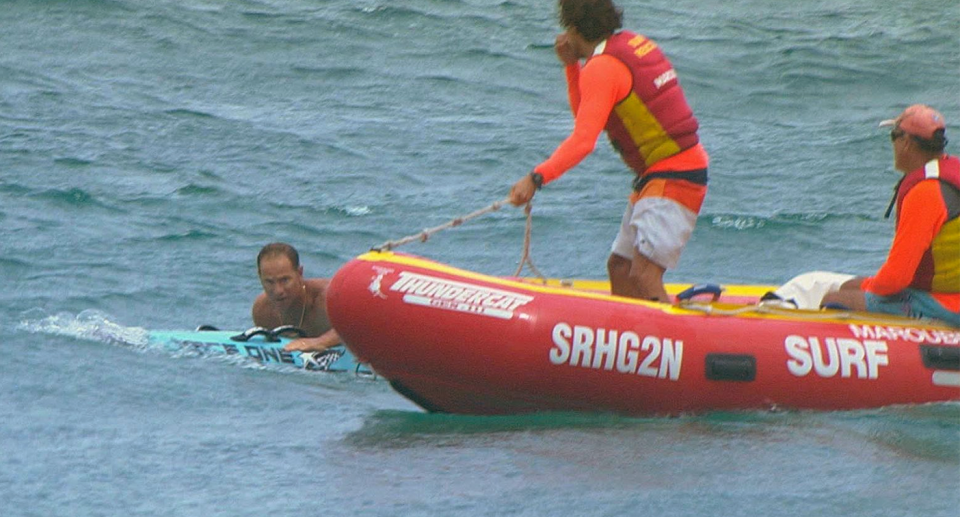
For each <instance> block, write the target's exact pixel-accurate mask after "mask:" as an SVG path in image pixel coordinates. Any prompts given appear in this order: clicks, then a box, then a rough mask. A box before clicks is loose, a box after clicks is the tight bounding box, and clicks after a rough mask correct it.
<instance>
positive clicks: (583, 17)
mask: <svg viewBox="0 0 960 517" xmlns="http://www.w3.org/2000/svg"><path fill="white" fill-rule="evenodd" d="M557 6H558V7H559V8H560V25H561V26H562V27H564V28H567V29H569V28H571V27H573V28H575V29H577V32H579V33H580V35H581V36H583V38H584V39H586V40H587V41H590V42H594V41H600V40H604V39H606V38H608V37H610V36H611V35H613V33H614V32H616V31H617V29H619V28H620V27H623V9H620V8H619V7H617V6H616V5H614V3H613V1H612V0H558V2H557Z"/></svg>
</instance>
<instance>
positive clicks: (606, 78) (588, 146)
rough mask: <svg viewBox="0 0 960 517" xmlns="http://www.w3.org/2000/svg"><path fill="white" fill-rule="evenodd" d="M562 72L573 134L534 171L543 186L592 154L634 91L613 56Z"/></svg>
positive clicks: (600, 58) (598, 58) (569, 66)
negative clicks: (612, 117) (612, 115)
mask: <svg viewBox="0 0 960 517" xmlns="http://www.w3.org/2000/svg"><path fill="white" fill-rule="evenodd" d="M565 71H566V76H567V97H568V98H569V100H570V109H571V110H572V111H573V115H574V124H573V132H572V133H570V136H568V137H567V138H566V140H564V141H563V142H561V143H560V145H559V146H558V147H557V148H556V150H554V151H553V154H552V155H551V156H550V158H548V159H547V160H546V161H544V162H543V163H541V164H540V165H537V166H536V167H534V169H533V170H534V171H535V172H538V173H540V174H541V175H542V176H543V183H544V184H547V183H550V182H551V181H553V180H555V179H557V178H559V177H560V176H561V175H562V174H563V173H565V172H567V171H568V170H570V169H572V168H573V167H574V166H576V165H577V164H578V163H580V162H581V161H582V160H583V159H584V158H586V157H587V156H588V155H589V154H590V153H591V152H593V149H594V148H595V147H596V145H597V139H598V138H599V137H600V133H602V132H603V128H604V127H605V126H606V125H607V120H608V119H609V118H610V113H611V112H612V111H613V108H614V106H616V104H617V102H620V101H621V100H623V99H625V98H626V97H627V95H629V94H630V89H631V88H632V87H633V77H632V76H631V74H630V70H629V69H628V68H627V65H625V64H623V63H622V62H620V61H619V60H618V59H617V58H615V57H612V56H606V55H599V56H595V57H593V58H592V59H590V60H589V61H588V62H587V64H586V65H584V66H583V67H582V68H581V66H580V63H574V64H572V65H568V66H567V67H566V69H565Z"/></svg>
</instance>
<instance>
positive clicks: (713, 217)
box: [697, 213, 880, 231]
mask: <svg viewBox="0 0 960 517" xmlns="http://www.w3.org/2000/svg"><path fill="white" fill-rule="evenodd" d="M879 219H880V218H879V217H866V216H863V215H860V214H827V213H780V214H775V215H771V216H759V215H744V214H701V215H700V216H699V217H698V218H697V221H698V224H700V225H705V226H710V227H712V228H718V229H721V230H735V231H747V230H759V229H762V228H768V229H782V228H800V227H818V226H824V225H826V224H828V223H832V222H835V221H845V222H846V221H853V222H861V221H877V220H879Z"/></svg>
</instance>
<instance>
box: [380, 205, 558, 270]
mask: <svg viewBox="0 0 960 517" xmlns="http://www.w3.org/2000/svg"><path fill="white" fill-rule="evenodd" d="M509 202H510V199H509V198H507V199H502V200H500V201H497V202H495V203H493V204H491V205H490V206H488V207H485V208H481V209H480V210H476V211H474V212H470V213H469V214H467V215H462V216H460V217H456V218H454V219H452V220H450V221H447V222H446V223H443V224H441V225H439V226H434V227H433V228H426V229H424V230H422V231H421V232H420V233H415V234H413V235H408V236H406V237H403V238H401V239H397V240H393V241H386V242H384V243H383V244H380V245H379V246H374V247H372V248H370V249H371V251H390V250H393V249H395V248H397V247H399V246H403V245H404V244H409V243H411V242H413V241H420V242H427V240H428V239H429V238H430V237H432V236H433V234H435V233H438V232H440V231H443V230H446V229H447V228H453V227H454V226H460V225H461V224H463V223H465V222H467V221H469V220H471V219H475V218H477V217H480V216H481V215H484V214H489V213H490V212H496V211H497V210H500V208H501V207H503V205H504V204H506V203H509ZM523 211H524V213H525V214H526V216H527V223H526V228H525V229H524V234H523V253H522V254H521V255H520V266H519V267H518V268H517V271H516V272H515V273H514V274H513V276H520V272H521V271H523V266H524V264H526V265H528V266H529V267H530V270H531V271H533V273H534V274H536V275H537V277H538V278H539V279H540V280H541V281H543V283H544V284H545V283H546V282H547V279H546V278H545V277H544V276H543V274H541V273H540V271H539V270H537V267H536V266H534V265H533V260H531V259H530V235H531V230H532V228H533V203H532V202H528V203H527V205H526V207H524V210H523Z"/></svg>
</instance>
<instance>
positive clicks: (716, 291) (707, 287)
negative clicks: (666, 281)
mask: <svg viewBox="0 0 960 517" xmlns="http://www.w3.org/2000/svg"><path fill="white" fill-rule="evenodd" d="M722 292H723V287H720V286H719V285H717V284H697V285H694V286H690V287H688V288H687V289H684V290H683V291H682V292H680V293H679V294H677V300H678V301H685V300H689V299H691V298H693V297H694V296H699V295H701V294H710V295H713V301H717V300H719V299H720V293H722Z"/></svg>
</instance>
